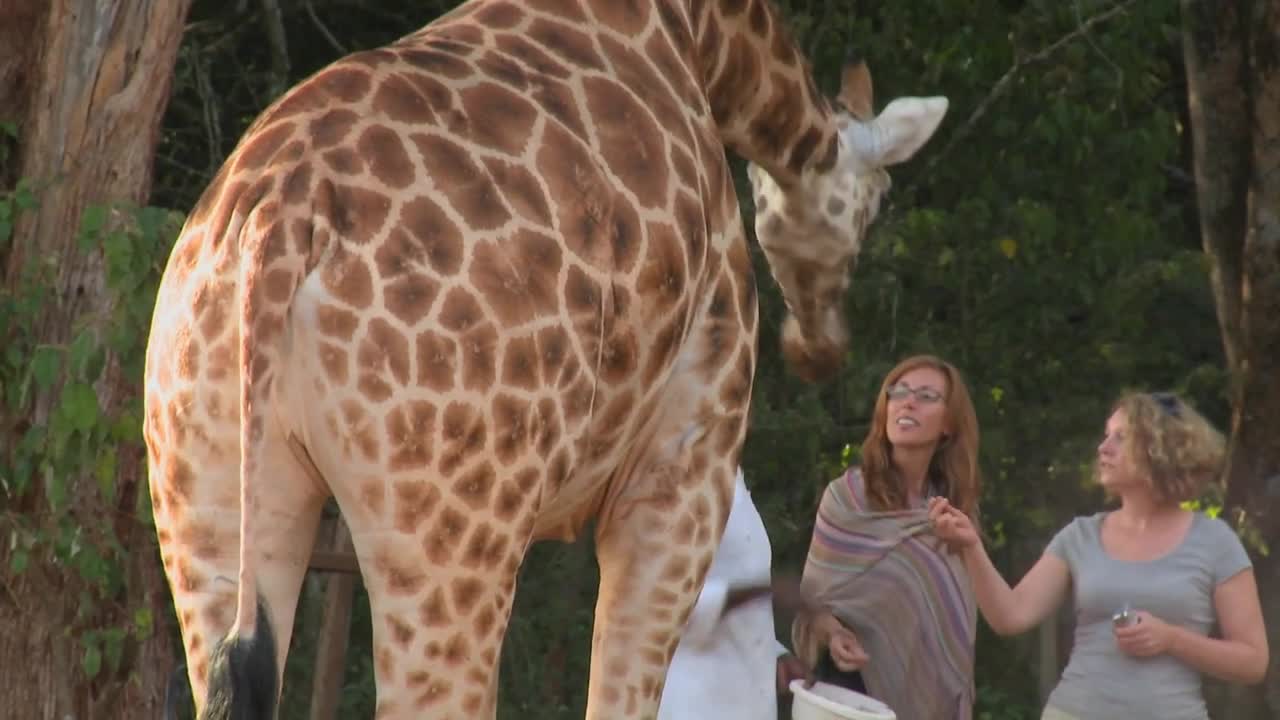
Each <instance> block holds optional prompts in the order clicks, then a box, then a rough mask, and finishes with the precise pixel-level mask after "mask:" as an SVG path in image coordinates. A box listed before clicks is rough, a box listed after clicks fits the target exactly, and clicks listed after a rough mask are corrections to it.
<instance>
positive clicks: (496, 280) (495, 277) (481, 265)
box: [470, 241, 545, 327]
mask: <svg viewBox="0 0 1280 720" xmlns="http://www.w3.org/2000/svg"><path fill="white" fill-rule="evenodd" d="M508 245H509V244H508V243H504V244H498V243H495V242H485V241H481V242H477V243H476V244H475V246H474V247H473V250H472V253H471V273H470V275H471V285H472V286H473V287H475V288H476V290H478V291H479V292H480V294H481V295H482V296H483V297H484V301H485V304H487V305H488V306H489V308H490V309H491V310H493V312H494V315H496V316H497V320H498V322H499V323H500V324H501V325H504V326H506V327H513V326H516V325H520V324H522V323H524V322H527V321H529V320H532V319H533V318H534V313H535V311H536V310H538V309H539V308H535V307H533V306H532V304H531V303H530V302H529V299H530V298H529V289H528V287H527V284H526V281H525V273H526V272H527V271H528V270H527V268H526V267H525V266H523V265H521V264H518V263H517V262H516V259H515V258H514V257H513V255H512V253H511V252H510V251H509V250H508ZM473 302H474V300H473ZM542 309H545V303H544V308H542Z"/></svg>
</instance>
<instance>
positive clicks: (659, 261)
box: [635, 222, 687, 318]
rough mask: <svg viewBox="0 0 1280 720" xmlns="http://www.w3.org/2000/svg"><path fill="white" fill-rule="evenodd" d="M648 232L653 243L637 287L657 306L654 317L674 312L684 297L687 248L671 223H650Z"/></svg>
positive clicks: (654, 306)
mask: <svg viewBox="0 0 1280 720" xmlns="http://www.w3.org/2000/svg"><path fill="white" fill-rule="evenodd" d="M648 235H649V245H648V248H647V250H646V252H645V256H644V260H643V263H642V264H641V266H640V274H639V276H638V277H637V278H636V286H635V289H636V293H637V294H638V295H640V296H641V297H643V298H645V299H646V301H647V302H646V304H647V305H649V306H650V307H652V308H653V313H654V316H655V317H658V318H661V317H666V316H668V315H670V313H671V309H672V308H673V307H675V305H676V304H678V303H679V302H680V301H681V300H682V299H683V298H684V290H685V285H686V282H687V281H686V278H685V268H686V263H685V249H684V244H683V243H682V242H681V241H680V239H679V238H678V237H677V236H676V231H675V229H674V228H673V227H671V226H670V225H666V224H663V223H654V222H650V223H649V224H648Z"/></svg>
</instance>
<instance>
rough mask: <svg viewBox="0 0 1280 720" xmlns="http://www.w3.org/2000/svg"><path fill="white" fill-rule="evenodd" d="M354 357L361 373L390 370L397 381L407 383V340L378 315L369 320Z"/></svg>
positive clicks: (381, 373)
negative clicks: (357, 352)
mask: <svg viewBox="0 0 1280 720" xmlns="http://www.w3.org/2000/svg"><path fill="white" fill-rule="evenodd" d="M356 359H357V362H358V363H359V366H360V369H361V371H362V372H363V373H367V374H376V375H379V376H381V375H384V373H385V372H386V371H390V373H391V376H392V377H393V378H395V381H396V382H397V383H399V384H400V385H408V384H409V340H408V339H407V338H406V337H405V336H404V335H403V334H402V333H401V332H400V331H399V330H396V329H395V328H394V327H392V325H391V323H389V322H387V321H386V320H384V319H382V318H380V317H376V318H373V319H372V320H370V321H369V325H368V328H367V329H366V331H365V334H364V339H363V340H362V341H361V343H360V350H359V354H358V355H357V358H356Z"/></svg>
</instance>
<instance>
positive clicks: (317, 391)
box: [144, 0, 946, 719]
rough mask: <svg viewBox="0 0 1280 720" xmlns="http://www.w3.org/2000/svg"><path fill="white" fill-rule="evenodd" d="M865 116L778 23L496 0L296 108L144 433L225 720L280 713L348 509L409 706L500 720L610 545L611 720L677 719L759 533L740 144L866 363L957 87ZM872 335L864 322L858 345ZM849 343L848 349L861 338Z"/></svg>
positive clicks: (767, 239)
mask: <svg viewBox="0 0 1280 720" xmlns="http://www.w3.org/2000/svg"><path fill="white" fill-rule="evenodd" d="M870 92H871V88H870V76H869V74H868V73H867V72H866V68H865V64H862V63H854V64H853V65H851V67H850V69H849V70H848V71H847V72H846V73H845V77H844V83H843V86H842V90H841V93H840V95H839V96H838V98H837V101H838V102H837V103H836V104H835V105H833V104H832V103H831V101H829V100H828V99H827V98H825V97H823V96H821V95H820V94H819V93H818V91H817V89H816V87H815V85H814V82H813V80H812V77H811V74H810V72H809V69H808V66H807V62H806V60H805V59H804V57H803V56H802V55H801V54H800V53H799V52H798V51H797V49H796V47H795V46H794V45H793V44H792V42H791V40H790V39H789V38H788V35H787V33H786V30H785V28H784V26H783V23H782V21H781V18H780V16H779V15H778V14H776V12H775V10H774V9H773V7H772V6H771V5H770V4H769V2H768V0H717V1H716V2H694V1H692V0H657V1H655V2H623V1H621V0H521V1H520V2H515V1H514V0H471V1H470V2H467V3H465V4H463V5H461V6H459V7H458V8H456V9H455V10H454V11H452V12H450V13H449V14H447V15H446V16H443V17H441V18H440V19H438V20H436V21H435V22H433V23H431V24H429V25H428V26H426V27H425V28H423V29H421V30H419V31H417V32H415V33H413V34H410V35H408V36H406V37H404V38H402V39H401V40H399V41H396V42H394V43H392V44H390V45H388V46H385V47H381V48H377V49H373V50H368V51H362V52H357V53H355V54H352V55H349V56H347V57H345V58H343V59H341V60H339V61H337V62H335V63H334V64H332V65H330V66H328V67H326V68H324V69H322V70H320V71H319V72H317V73H316V74H315V75H313V76H312V77H310V78H308V79H307V80H305V81H303V82H302V83H300V84H299V85H298V86H296V87H294V88H293V89H291V90H289V91H288V92H286V93H285V94H284V95H283V96H282V97H281V98H280V99H278V100H277V101H276V102H275V103H274V104H273V105H271V106H270V107H268V108H267V109H266V110H265V111H264V112H263V113H262V115H261V116H259V118H258V119H256V120H255V121H254V123H253V124H252V125H251V126H250V127H249V129H248V130H247V131H246V132H245V135H244V136H243V137H242V138H241V140H240V142H239V144H238V145H237V147H236V149H235V150H234V151H233V152H232V154H231V155H230V156H229V157H228V159H227V161H226V163H225V164H224V166H223V167H222V169H221V170H220V171H219V173H218V174H217V175H216V176H215V178H214V179H213V181H212V182H211V183H210V185H209V187H208V188H207V189H206V191H205V193H204V194H203V195H202V197H201V198H200V200H199V201H198V203H197V204H196V206H195V207H194V208H193V210H192V212H191V215H190V216H189V218H188V220H187V222H186V224H185V226H184V228H183V230H182V232H181V234H180V236H179V239H178V241H177V243H176V244H175V246H174V248H173V251H172V254H171V256H170V258H169V261H168V264H167V266H166V269H165V272H164V276H163V278H162V281H161V285H160V288H159V291H158V295H157V303H156V309H155V313H154V317H153V320H152V327H151V332H150V336H149V339H148V349H147V359H146V374H145V391H144V436H145V439H146V443H147V447H148V466H149V474H150V483H151V502H152V511H153V516H154V519H155V526H156V533H157V538H158V541H159V545H160V550H161V555H162V559H163V562H164V567H165V571H166V573H167V576H168V579H169V584H170V589H171V591H172V594H173V599H174V605H175V609H176V611H177V617H178V620H179V624H180V628H181V632H182V638H183V643H184V649H185V652H186V656H187V668H188V675H189V679H190V682H191V686H192V690H193V695H194V698H195V702H196V705H197V708H198V709H199V711H200V713H201V717H206V718H213V717H271V714H272V713H273V711H274V710H273V708H274V706H275V703H276V702H277V699H278V688H279V682H280V673H281V672H282V669H283V666H284V659H285V656H286V653H287V651H288V645H289V638H290V632H291V629H292V626H293V619H294V613H295V610H296V603H297V596H298V591H299V586H300V584H301V581H302V578H303V575H304V573H305V571H306V567H307V564H308V560H309V555H310V549H311V545H312V542H313V539H314V535H315V531H316V526H317V523H318V518H319V515H320V511H321V508H322V505H323V504H324V503H325V502H326V501H327V499H328V498H329V497H330V496H332V497H333V498H334V499H335V500H336V501H337V503H338V506H339V508H340V510H341V512H342V514H343V517H344V519H345V520H346V522H347V524H348V527H349V528H350V530H351V537H352V542H353V545H354V548H355V552H356V557H357V560H358V562H359V565H360V568H361V572H362V575H363V579H364V583H365V586H366V588H367V591H368V595H369V601H370V606H371V612H372V623H373V639H374V648H373V653H374V668H375V679H376V684H377V709H376V715H377V717H379V718H406V717H413V718H417V717H431V718H482V717H490V718H491V717H493V716H494V714H495V711H496V697H497V679H496V675H497V664H498V658H499V654H500V651H501V645H502V639H503V635H504V632H505V629H506V626H507V622H508V619H509V615H510V612H511V605H512V599H513V597H514V594H515V583H516V576H517V572H518V570H519V567H520V565H521V562H522V559H523V557H524V554H525V552H526V550H527V548H528V547H529V545H530V543H531V542H534V541H536V540H546V539H552V540H555V539H561V540H569V539H572V538H574V537H576V536H577V535H578V534H579V533H580V532H582V531H583V528H584V526H585V525H586V523H587V522H588V520H591V519H594V520H595V530H594V532H595V538H596V547H597V555H598V562H599V565H600V585H599V592H598V600H597V605H596V611H595V626H594V629H593V642H592V657H591V669H590V681H589V682H590V684H589V689H588V701H587V709H586V716H587V717H588V718H593V719H599V718H650V717H653V716H654V715H655V713H656V706H657V702H658V699H659V696H660V693H661V687H662V681H663V678H664V676H665V670H666V664H667V662H668V660H669V659H670V657H671V654H672V652H673V651H674V648H675V645H676V642H677V640H678V635H679V631H680V629H681V626H682V624H683V622H684V621H685V619H686V617H687V614H688V612H689V609H690V608H691V606H692V603H693V600H694V599H695V596H696V594H697V592H698V589H699V588H700V586H701V582H702V578H703V576H704V574H705V573H706V570H707V568H708V566H709V564H710V561H711V555H712V553H713V551H714V548H715V547H716V544H717V543H718V540H719V535H720V533H721V531H722V529H723V526H724V522H725V519H726V515H727V512H728V508H729V505H730V501H731V496H732V488H733V485H732V482H733V477H734V471H735V469H736V466H737V463H738V458H739V453H740V449H741V444H742V440H743V437H744V433H745V429H746V423H747V410H748V405H749V402H750V396H751V387H752V377H753V373H754V368H755V362H756V333H757V321H758V319H757V314H758V313H757V305H756V295H755V292H756V291H755V280H754V277H753V275H752V267H751V261H750V256H749V254H748V248H747V243H746V237H745V231H744V227H743V223H742V220H741V216H740V211H739V205H738V200H737V196H736V193H735V189H734V184H733V180H732V176H731V174H730V169H729V165H728V163H727V161H726V157H725V148H726V147H727V148H729V149H731V150H733V151H734V152H736V153H738V154H739V155H741V156H743V157H744V158H746V159H747V160H748V161H749V162H750V163H751V170H750V175H751V179H752V183H753V187H754V189H755V192H756V194H757V203H758V205H759V210H760V213H759V218H758V222H757V226H758V231H759V232H760V236H761V242H762V246H763V247H764V249H765V251H766V253H767V256H768V261H769V263H770V267H771V271H772V272H773V274H774V276H775V278H776V279H777V280H778V282H779V284H780V286H781V288H782V290H783V294H784V297H785V299H786V302H787V305H788V307H789V308H790V314H791V316H790V317H789V318H788V320H787V321H786V327H787V328H788V330H787V332H786V334H785V338H784V344H783V348H784V352H785V353H786V354H787V356H788V358H789V359H790V361H791V362H792V364H793V366H794V367H795V368H796V371H797V372H798V373H800V374H801V375H802V376H805V377H811V378H814V379H816V378H818V377H820V376H821V373H822V372H829V371H830V369H831V368H832V367H834V365H835V364H836V363H838V359H839V356H840V355H841V354H842V352H843V344H844V343H845V342H847V338H846V337H845V334H844V331H843V327H842V321H840V320H839V319H838V318H839V312H840V310H839V309H838V308H839V306H840V304H841V303H840V302H839V300H840V299H841V298H840V297H839V296H838V295H839V293H840V292H842V289H843V288H845V287H847V285H848V280H847V274H848V273H849V272H850V271H851V269H852V263H853V258H854V257H855V256H856V254H857V252H858V249H859V247H860V243H861V240H862V235H863V234H864V233H865V231H866V227H867V224H868V223H869V222H870V221H871V219H872V218H873V217H874V215H875V213H876V211H877V208H878V203H879V197H880V195H881V194H882V193H883V191H884V189H885V188H886V187H887V180H886V177H887V176H886V175H884V171H883V169H882V168H883V167H884V166H885V165H888V164H891V163H893V162H901V161H903V160H905V159H907V158H909V157H910V156H911V155H912V154H914V153H915V152H916V151H917V150H918V149H919V148H920V147H922V146H923V145H924V143H925V142H926V141H927V140H928V139H929V137H930V136H931V135H932V134H933V132H934V130H935V129H936V128H937V126H938V124H939V122H940V121H941V118H942V115H943V113H944V112H945V108H946V103H945V100H943V99H938V98H935V99H925V98H903V99H898V100H896V101H894V103H891V104H890V106H889V108H890V109H892V108H895V107H896V108H898V109H897V110H895V111H894V112H893V113H890V112H889V111H888V109H886V112H885V113H882V114H881V115H880V116H874V115H873V114H871V112H870V107H871V97H870ZM833 317H834V318H836V319H833ZM838 325H840V326H841V327H837V326H838Z"/></svg>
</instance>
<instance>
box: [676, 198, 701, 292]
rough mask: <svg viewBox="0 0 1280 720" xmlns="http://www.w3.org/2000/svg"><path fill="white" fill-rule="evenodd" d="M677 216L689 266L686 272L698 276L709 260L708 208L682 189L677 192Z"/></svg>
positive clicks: (677, 223) (690, 275) (677, 225)
mask: <svg viewBox="0 0 1280 720" xmlns="http://www.w3.org/2000/svg"><path fill="white" fill-rule="evenodd" d="M675 216H676V227H677V228H678V231H679V233H680V240H681V244H682V245H683V246H684V250H685V259H686V261H687V266H688V267H687V269H686V271H685V272H687V273H688V275H689V277H697V276H699V275H701V274H702V268H703V266H704V265H705V264H706V260H707V258H706V255H707V251H708V248H707V225H708V222H707V215H706V210H705V209H704V207H703V205H702V203H699V202H698V201H697V200H696V199H695V198H694V197H693V196H692V195H690V194H689V193H687V192H685V191H684V190H680V191H678V192H677V193H676V202H675Z"/></svg>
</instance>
